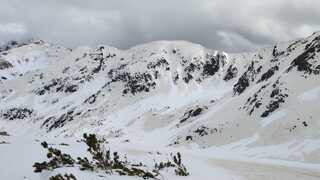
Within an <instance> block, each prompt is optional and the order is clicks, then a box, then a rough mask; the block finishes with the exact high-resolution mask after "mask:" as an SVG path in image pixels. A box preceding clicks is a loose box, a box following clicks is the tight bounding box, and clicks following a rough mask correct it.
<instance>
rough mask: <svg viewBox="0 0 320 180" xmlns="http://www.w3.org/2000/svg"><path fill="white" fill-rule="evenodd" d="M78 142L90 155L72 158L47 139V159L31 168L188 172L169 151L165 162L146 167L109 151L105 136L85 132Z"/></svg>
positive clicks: (149, 175)
mask: <svg viewBox="0 0 320 180" xmlns="http://www.w3.org/2000/svg"><path fill="white" fill-rule="evenodd" d="M81 142H84V143H85V144H86V145H87V147H88V148H87V151H88V152H89V154H90V156H88V157H77V158H76V159H75V158H73V157H72V156H71V155H69V154H66V153H63V152H61V150H59V149H56V148H53V147H49V145H48V143H47V142H42V143H41V145H42V147H43V148H45V149H46V150H47V151H48V152H47V158H48V161H44V162H41V163H40V162H36V163H34V165H33V167H34V172H36V173H40V172H42V171H53V170H54V169H57V168H61V167H78V168H79V169H80V170H81V171H91V172H105V173H106V174H118V175H120V176H136V177H141V178H143V179H158V176H159V175H160V171H161V170H163V169H165V168H173V169H174V172H175V174H176V175H178V176H188V175H189V172H188V171H187V168H186V167H185V165H184V164H183V163H182V157H181V154H180V153H179V152H178V153H177V154H176V155H173V154H171V160H168V161H167V162H165V163H164V162H160V163H155V165H154V166H153V167H148V166H147V165H145V164H144V163H142V162H140V163H138V164H134V163H132V162H130V161H128V160H127V157H126V156H121V155H120V154H119V153H118V152H112V151H111V150H110V149H107V148H106V147H105V145H104V144H105V143H104V142H105V140H100V139H98V138H97V137H96V135H95V134H89V135H87V134H84V135H83V139H82V140H81ZM50 180H76V178H75V176H73V175H72V174H70V175H68V174H66V175H64V176H62V175H61V174H58V175H56V176H52V177H51V178H50Z"/></svg>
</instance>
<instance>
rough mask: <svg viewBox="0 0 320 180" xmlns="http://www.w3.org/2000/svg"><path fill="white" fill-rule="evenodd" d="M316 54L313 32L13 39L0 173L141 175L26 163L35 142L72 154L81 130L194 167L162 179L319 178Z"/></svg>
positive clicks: (3, 71)
mask: <svg viewBox="0 0 320 180" xmlns="http://www.w3.org/2000/svg"><path fill="white" fill-rule="evenodd" d="M319 57H320V33H314V34H313V35H311V36H309V37H307V38H304V39H299V40H294V41H291V42H287V43H279V44H276V45H274V46H271V47H270V48H264V49H261V50H260V51H257V52H251V53H241V54H228V53H225V52H220V51H214V50H210V49H207V48H205V47H203V46H201V45H198V44H193V43H190V42H185V41H157V42H151V43H148V44H143V45H139V46H135V47H132V48H130V49H128V50H119V49H116V48H114V47H109V46H98V47H95V48H92V47H79V48H76V49H68V48H64V47H60V46H57V45H53V44H49V43H46V42H43V41H29V42H26V43H21V44H20V43H19V42H11V43H10V44H8V45H7V46H3V47H1V48H0V132H2V133H0V160H1V161H0V180H2V179H10V180H11V179H12V180H20V179H28V180H37V179H41V180H42V179H49V178H50V177H51V176H53V175H56V174H58V173H72V174H74V175H75V176H76V177H77V179H84V180H89V179H92V180H95V179H138V178H140V179H141V177H128V176H120V175H118V174H117V173H113V174H111V175H109V174H106V173H103V172H99V171H95V172H86V171H80V170H79V169H77V168H75V167H61V168H57V169H54V170H53V171H44V172H41V173H35V172H33V170H34V169H33V167H32V165H33V164H34V163H35V162H42V161H44V160H46V153H45V150H44V149H43V148H42V147H41V145H40V143H41V142H42V141H46V142H48V143H50V144H53V146H54V147H56V148H59V149H60V148H61V149H62V150H64V151H66V152H68V153H70V154H72V155H74V156H79V155H83V154H86V153H87V152H86V147H85V146H84V145H83V144H81V143H79V142H78V140H79V139H80V138H81V137H82V135H83V134H84V133H91V134H97V135H98V136H99V137H101V138H104V139H106V141H107V142H108V143H107V144H106V146H107V147H108V148H110V149H112V150H116V151H118V152H121V154H125V155H126V156H127V158H128V159H130V160H132V161H134V162H140V161H143V162H144V163H146V164H148V163H149V164H148V165H149V166H150V167H151V166H152V165H153V164H154V162H155V161H156V162H158V161H161V160H166V159H168V158H170V153H176V152H180V153H181V154H182V161H183V163H184V164H185V166H186V167H187V169H188V171H189V173H190V175H189V176H185V177H183V176H176V175H175V173H174V172H172V171H171V170H164V171H163V172H161V173H160V175H159V176H158V177H157V178H158V179H207V180H211V179H221V180H224V179H226V180H229V179H230V180H231V179H234V180H245V179H249V180H264V179H266V180H269V179H270V180H271V179H308V180H309V179H310V180H313V179H320V131H319V128H320V119H319V117H320V111H319V107H320V101H319V100H320V90H319V88H320V80H319V76H320V59H319ZM4 132H6V133H4ZM1 134H2V135H1ZM6 134H9V136H7V135H6ZM61 143H65V144H68V145H67V146H64V145H61Z"/></svg>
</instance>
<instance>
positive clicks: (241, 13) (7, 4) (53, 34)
mask: <svg viewBox="0 0 320 180" xmlns="http://www.w3.org/2000/svg"><path fill="white" fill-rule="evenodd" d="M319 30H320V0H0V41H2V42H3V41H8V40H11V39H16V40H19V39H23V38H32V37H33V38H40V39H43V40H46V41H49V42H53V43H58V44H60V45H64V46H67V47H75V46H80V45H98V44H107V45H112V46H115V47H118V48H120V49H127V48H129V47H131V46H133V45H136V44H141V43H145V42H149V41H154V40H187V41H191V42H195V43H200V44H202V45H204V46H206V47H208V48H212V49H219V50H225V51H227V52H240V51H250V50H254V49H256V48H259V47H261V46H265V45H268V44H272V43H274V42H279V41H286V40H289V39H294V38H298V37H304V36H308V35H310V34H311V33H312V32H314V31H319Z"/></svg>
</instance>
